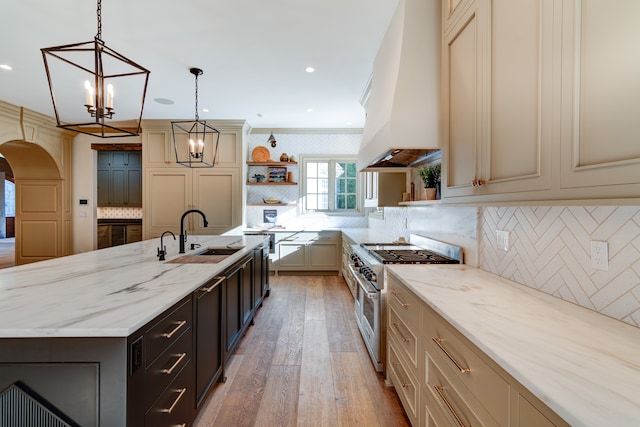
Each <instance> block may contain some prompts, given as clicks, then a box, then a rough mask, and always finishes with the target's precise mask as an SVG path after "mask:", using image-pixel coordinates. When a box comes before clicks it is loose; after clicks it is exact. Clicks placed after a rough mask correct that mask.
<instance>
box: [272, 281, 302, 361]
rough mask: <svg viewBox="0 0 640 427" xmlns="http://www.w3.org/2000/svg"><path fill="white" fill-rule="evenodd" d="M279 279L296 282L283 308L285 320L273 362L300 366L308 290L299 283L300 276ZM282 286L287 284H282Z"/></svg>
mask: <svg viewBox="0 0 640 427" xmlns="http://www.w3.org/2000/svg"><path fill="white" fill-rule="evenodd" d="M279 280H284V283H287V282H289V283H292V282H295V283H294V285H295V291H292V292H290V293H289V299H288V301H287V305H286V306H285V307H282V308H283V309H282V310H281V311H282V313H283V315H284V322H283V325H282V329H281V330H280V335H279V336H278V343H277V346H276V351H275V354H274V355H273V361H272V363H273V364H274V365H298V366H299V365H301V364H302V348H303V337H304V319H305V305H306V291H305V287H304V286H303V285H302V284H301V283H298V282H300V278H294V277H285V278H284V279H282V278H279ZM278 283H279V284H280V283H282V282H278ZM282 286H283V287H284V286H285V285H284V284H282Z"/></svg>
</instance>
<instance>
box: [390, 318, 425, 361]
mask: <svg viewBox="0 0 640 427" xmlns="http://www.w3.org/2000/svg"><path fill="white" fill-rule="evenodd" d="M387 336H388V337H389V339H393V340H394V346H396V347H397V349H398V352H401V353H402V354H403V355H404V356H405V357H406V358H407V359H408V360H409V361H410V362H411V364H412V365H413V368H414V370H415V371H414V372H417V369H418V336H419V334H418V331H415V330H412V329H411V328H410V327H409V326H407V324H406V323H405V322H404V321H403V320H402V319H401V318H400V316H398V313H397V312H396V308H394V307H391V306H390V307H389V327H388V328H387Z"/></svg>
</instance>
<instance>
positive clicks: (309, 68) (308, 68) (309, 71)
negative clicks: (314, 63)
mask: <svg viewBox="0 0 640 427" xmlns="http://www.w3.org/2000/svg"><path fill="white" fill-rule="evenodd" d="M304 70H305V71H306V72H307V73H313V72H314V71H315V70H316V69H315V68H313V67H307V68H305V69H304Z"/></svg>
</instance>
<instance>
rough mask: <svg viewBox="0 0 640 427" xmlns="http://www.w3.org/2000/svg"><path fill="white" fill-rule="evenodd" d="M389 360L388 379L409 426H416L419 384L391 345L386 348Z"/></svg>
mask: <svg viewBox="0 0 640 427" xmlns="http://www.w3.org/2000/svg"><path fill="white" fill-rule="evenodd" d="M388 349H389V360H388V365H387V368H388V369H387V372H388V375H389V379H390V380H391V382H392V383H393V385H394V386H395V389H396V392H397V393H398V396H399V397H400V400H401V401H402V404H403V407H404V409H405V412H406V413H407V416H408V417H409V420H410V421H411V425H414V426H417V425H418V412H417V411H418V406H419V402H420V392H419V388H420V383H419V382H418V380H417V379H416V377H415V376H414V375H412V374H410V373H409V372H408V370H407V369H405V367H404V366H403V365H402V361H401V360H402V359H400V357H399V356H398V353H396V351H395V349H394V347H393V345H390V346H389V347H388Z"/></svg>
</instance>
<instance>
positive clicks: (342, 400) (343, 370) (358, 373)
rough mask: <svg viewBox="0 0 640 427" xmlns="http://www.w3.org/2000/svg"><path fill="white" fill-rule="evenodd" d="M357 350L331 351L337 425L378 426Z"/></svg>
mask: <svg viewBox="0 0 640 427" xmlns="http://www.w3.org/2000/svg"><path fill="white" fill-rule="evenodd" d="M359 357H360V356H359V355H358V353H357V352H334V353H331V366H332V369H333V378H334V379H333V384H334V392H335V397H336V406H337V411H338V420H339V425H341V426H359V425H362V426H367V427H374V426H378V425H379V424H378V420H377V417H376V411H375V407H374V405H375V403H374V401H373V399H372V398H371V395H370V394H369V390H368V388H367V383H366V380H365V378H364V372H363V371H362V369H360V368H361V366H360V363H359V361H358V358H359Z"/></svg>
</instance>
